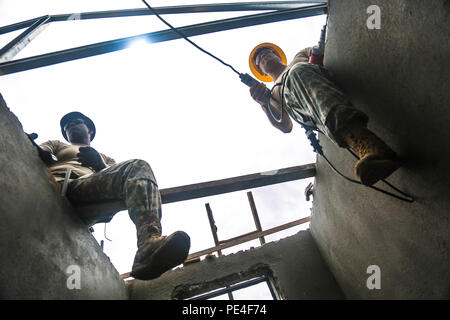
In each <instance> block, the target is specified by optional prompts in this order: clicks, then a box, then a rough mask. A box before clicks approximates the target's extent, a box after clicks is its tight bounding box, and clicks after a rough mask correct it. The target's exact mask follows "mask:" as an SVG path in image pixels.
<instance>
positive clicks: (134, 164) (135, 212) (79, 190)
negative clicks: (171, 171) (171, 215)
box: [67, 160, 162, 242]
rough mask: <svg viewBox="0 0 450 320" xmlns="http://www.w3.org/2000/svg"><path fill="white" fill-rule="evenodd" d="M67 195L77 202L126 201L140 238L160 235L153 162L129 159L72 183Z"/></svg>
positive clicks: (159, 199)
mask: <svg viewBox="0 0 450 320" xmlns="http://www.w3.org/2000/svg"><path fill="white" fill-rule="evenodd" d="M67 197H68V198H69V200H70V201H71V202H76V203H96V202H97V203H98V202H105V201H112V200H123V201H124V203H125V205H126V207H127V209H128V213H129V215H130V218H131V220H132V221H133V222H134V224H135V225H136V227H137V231H138V242H139V239H140V238H141V239H142V238H145V237H147V236H148V235H149V234H152V235H153V234H155V235H161V224H160V219H161V215H162V211H161V195H160V193H159V190H158V186H157V184H156V179H155V177H154V174H153V171H152V169H151V167H150V165H149V164H148V163H147V162H145V161H143V160H128V161H125V162H121V163H118V164H115V165H113V166H111V167H108V168H106V169H104V170H102V171H100V172H96V173H94V174H92V175H89V176H86V177H81V178H78V179H75V180H72V181H71V182H69V185H68V188H67Z"/></svg>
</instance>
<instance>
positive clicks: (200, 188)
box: [160, 163, 316, 203]
mask: <svg viewBox="0 0 450 320" xmlns="http://www.w3.org/2000/svg"><path fill="white" fill-rule="evenodd" d="M315 173H316V165H315V163H310V164H306V165H302V166H295V167H290V168H284V169H278V170H273V171H267V172H261V173H255V174H249V175H244V176H238V177H233V178H226V179H221V180H214V181H209V182H202V183H196V184H190V185H184V186H180V187H173V188H167V189H160V193H161V198H162V203H171V202H177V201H184V200H191V199H197V198H202V197H208V196H213V195H217V194H222V193H228V192H234V191H241V190H246V189H251V188H259V187H263V186H268V185H272V184H277V183H282V182H288V181H293V180H299V179H305V178H310V177H314V175H315Z"/></svg>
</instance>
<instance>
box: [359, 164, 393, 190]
mask: <svg viewBox="0 0 450 320" xmlns="http://www.w3.org/2000/svg"><path fill="white" fill-rule="evenodd" d="M400 166H401V162H400V161H398V160H392V159H391V160H390V159H387V160H386V159H384V160H383V159H373V158H370V157H367V158H366V159H364V160H362V161H360V162H359V163H358V164H357V165H356V167H355V174H356V176H357V177H358V178H359V180H360V181H361V183H362V184H364V185H366V186H371V185H373V184H375V183H377V182H378V181H380V180H382V179H385V178H387V177H389V176H390V175H391V174H392V173H393V172H394V171H395V170H397V169H398V168H399V167H400Z"/></svg>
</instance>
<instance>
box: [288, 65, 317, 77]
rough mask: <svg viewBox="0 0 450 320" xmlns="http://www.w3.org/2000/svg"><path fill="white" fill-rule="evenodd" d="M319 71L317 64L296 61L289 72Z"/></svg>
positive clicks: (305, 72) (306, 72)
mask: <svg viewBox="0 0 450 320" xmlns="http://www.w3.org/2000/svg"><path fill="white" fill-rule="evenodd" d="M318 71H319V68H318V66H316V65H314V64H310V63H297V64H296V65H295V66H294V67H293V68H292V69H291V70H290V72H293V73H297V74H308V73H317V72H318Z"/></svg>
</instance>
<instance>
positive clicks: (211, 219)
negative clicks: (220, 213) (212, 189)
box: [205, 203, 222, 257]
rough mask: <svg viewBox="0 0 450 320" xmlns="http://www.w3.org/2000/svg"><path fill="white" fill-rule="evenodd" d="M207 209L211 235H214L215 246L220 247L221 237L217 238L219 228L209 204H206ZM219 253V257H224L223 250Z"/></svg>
mask: <svg viewBox="0 0 450 320" xmlns="http://www.w3.org/2000/svg"><path fill="white" fill-rule="evenodd" d="M205 207H206V213H207V214H208V220H209V226H210V227H211V233H212V235H213V239H214V244H215V245H216V246H218V245H219V237H218V236H217V226H216V223H215V221H214V217H213V213H212V210H211V206H210V205H209V203H206V204H205ZM217 253H218V254H219V257H220V256H221V255H222V250H217Z"/></svg>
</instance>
